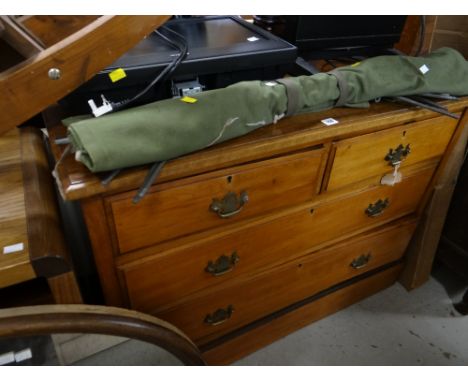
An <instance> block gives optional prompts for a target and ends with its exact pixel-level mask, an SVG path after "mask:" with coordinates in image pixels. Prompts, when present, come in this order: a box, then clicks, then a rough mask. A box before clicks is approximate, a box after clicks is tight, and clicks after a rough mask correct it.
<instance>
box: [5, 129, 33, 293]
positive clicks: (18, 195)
mask: <svg viewBox="0 0 468 382" xmlns="http://www.w3.org/2000/svg"><path fill="white" fill-rule="evenodd" d="M0 189H1V196H2V197H1V198H0V288H3V287H6V286H9V285H13V284H17V283H19V282H22V281H26V280H30V279H33V278H35V277H36V276H35V273H34V269H33V267H32V266H31V263H30V261H29V244H28V232H27V226H26V210H25V204H24V196H23V174H22V170H21V149H20V138H19V131H18V129H16V128H15V129H12V130H10V131H9V132H7V133H5V134H3V135H1V136H0ZM18 243H22V244H23V246H24V248H23V250H21V251H18V252H14V253H9V254H4V253H3V249H4V248H5V247H8V246H10V245H14V244H18Z"/></svg>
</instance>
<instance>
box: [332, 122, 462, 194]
mask: <svg viewBox="0 0 468 382" xmlns="http://www.w3.org/2000/svg"><path fill="white" fill-rule="evenodd" d="M456 124H457V122H456V120H454V119H451V118H448V117H439V118H433V119H430V120H427V121H422V122H416V123H412V124H408V125H405V126H399V127H395V128H392V129H388V130H384V131H379V132H376V133H372V134H367V135H363V136H360V137H355V138H350V139H345V140H342V141H339V142H337V143H336V144H335V155H334V159H333V166H332V169H331V172H330V177H329V180H328V185H327V190H334V189H338V188H341V187H343V186H346V185H348V184H351V183H355V182H358V181H360V180H364V179H367V178H370V177H373V176H377V175H380V176H383V175H384V174H386V173H389V172H391V171H392V169H393V167H392V166H391V164H390V163H389V162H388V161H387V160H385V157H386V156H387V154H388V153H389V151H390V149H393V150H395V149H397V148H398V146H399V145H402V146H403V147H404V148H406V146H407V145H409V148H410V153H409V154H408V155H407V156H406V158H405V159H403V161H402V164H401V167H400V168H401V169H402V173H403V175H405V168H406V167H408V166H409V165H411V164H414V163H417V162H421V161H424V160H427V159H430V158H436V157H439V156H441V155H442V154H443V153H444V151H445V148H446V147H447V144H448V142H449V140H450V138H451V136H452V133H453V131H454V129H455V126H456Z"/></svg>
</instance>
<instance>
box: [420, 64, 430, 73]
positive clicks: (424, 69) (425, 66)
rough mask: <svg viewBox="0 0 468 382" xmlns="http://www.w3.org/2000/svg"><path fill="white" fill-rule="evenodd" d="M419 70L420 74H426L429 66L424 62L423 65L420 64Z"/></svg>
mask: <svg viewBox="0 0 468 382" xmlns="http://www.w3.org/2000/svg"><path fill="white" fill-rule="evenodd" d="M419 71H420V72H421V73H422V74H426V73H427V72H428V71H429V68H428V67H427V65H426V64H424V65H423V66H421V67H420V68H419Z"/></svg>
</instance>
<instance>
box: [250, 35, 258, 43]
mask: <svg viewBox="0 0 468 382" xmlns="http://www.w3.org/2000/svg"><path fill="white" fill-rule="evenodd" d="M247 40H248V41H250V42H255V41H258V40H260V39H259V38H258V37H255V36H252V37H247Z"/></svg>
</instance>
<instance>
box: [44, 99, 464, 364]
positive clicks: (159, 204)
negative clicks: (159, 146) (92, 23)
mask: <svg viewBox="0 0 468 382" xmlns="http://www.w3.org/2000/svg"><path fill="white" fill-rule="evenodd" d="M447 106H448V107H449V109H450V110H451V111H453V112H457V113H460V114H461V113H463V111H464V109H465V107H466V106H468V100H466V99H462V100H459V101H456V102H451V103H447ZM329 117H332V118H335V119H336V120H338V122H339V123H338V124H336V125H333V126H325V125H324V124H322V123H321V120H323V119H325V118H329ZM47 120H48V126H49V135H50V137H51V142H52V152H53V153H54V156H55V157H56V158H58V157H59V156H60V154H61V150H62V148H61V147H58V146H56V145H54V144H53V140H54V139H55V138H57V137H61V136H63V134H64V129H63V126H61V124H60V123H59V120H58V119H57V116H56V114H54V113H52V112H51V113H49V115H48V118H47ZM465 124H466V117H463V118H462V119H460V120H458V121H457V120H454V119H450V118H448V117H441V116H438V115H436V114H434V113H431V112H428V111H425V110H420V109H407V108H404V107H401V106H398V105H395V104H386V103H380V104H375V105H373V106H372V107H371V108H370V109H366V110H356V109H345V108H343V109H335V110H330V111H326V112H320V113H313V114H304V115H299V116H295V117H291V118H286V119H284V120H282V121H280V122H278V123H277V124H276V125H272V126H267V127H265V128H261V129H259V130H257V131H255V132H253V133H251V134H249V135H247V136H244V137H241V138H238V139H235V140H232V141H229V142H226V143H223V144H221V145H218V146H215V147H212V148H209V149H207V150H203V151H200V152H197V153H194V154H191V155H188V156H185V157H182V158H179V159H176V160H173V161H170V162H168V164H167V165H166V166H165V168H164V169H163V171H162V173H161V175H160V177H159V179H158V181H157V183H156V184H155V185H154V186H153V187H152V188H151V190H150V192H149V193H148V194H147V195H146V196H145V197H144V198H143V199H142V200H141V202H139V203H138V204H133V203H132V198H133V196H134V195H135V192H136V190H137V189H138V187H139V186H140V185H141V183H142V182H143V179H144V176H145V175H146V171H147V169H148V167H141V168H136V169H129V170H125V171H124V172H123V173H122V174H121V175H119V176H118V177H117V178H116V179H115V180H113V181H112V182H111V183H110V184H109V185H107V186H104V185H103V184H102V183H101V179H100V178H99V177H98V176H97V175H95V174H91V173H90V172H88V171H87V170H86V169H85V168H84V167H83V166H82V165H80V164H79V163H77V162H75V161H74V159H73V158H71V157H68V158H66V159H65V160H64V161H63V163H61V165H60V166H59V168H58V172H57V173H58V175H57V181H58V185H59V189H60V191H61V193H62V197H64V198H65V199H69V200H80V203H81V208H82V212H83V216H84V219H85V221H86V225H87V228H88V233H89V238H90V240H91V244H92V248H93V255H94V259H95V262H96V265H97V268H98V273H99V276H100V281H101V284H102V287H103V292H104V295H105V298H106V302H107V304H109V305H117V306H124V307H128V308H131V309H135V310H139V311H142V312H146V313H151V314H154V315H157V316H158V317H160V318H162V319H165V320H167V321H169V322H171V323H173V324H174V325H176V326H178V327H179V328H180V329H181V330H183V331H184V332H185V333H186V334H187V335H188V336H189V337H191V338H192V339H193V340H194V341H195V343H196V344H197V345H198V346H199V347H200V348H201V350H202V351H203V353H204V355H205V357H206V359H207V362H209V363H213V364H225V363H229V362H232V361H233V360H235V359H238V358H240V357H242V356H244V355H246V354H248V353H249V352H252V351H255V350H256V349H258V348H260V347H262V346H264V345H266V344H268V343H270V342H272V341H274V340H275V339H278V338H280V337H281V336H284V335H286V334H288V333H290V332H292V331H294V330H296V329H298V328H300V327H302V326H304V325H307V324H309V323H311V322H313V321H315V320H318V319H320V318H322V317H324V316H326V315H328V314H331V313H333V312H335V311H337V310H339V309H342V308H344V307H346V306H348V305H350V304H352V303H354V302H356V301H359V300H360V299H362V298H365V297H367V296H369V295H371V294H373V293H376V292H378V291H379V290H381V289H383V288H386V287H388V286H389V285H391V284H392V283H394V282H395V281H396V280H398V278H399V276H400V274H401V272H402V269H403V268H404V267H405V260H404V259H405V257H404V255H405V249H406V247H407V246H408V243H409V242H410V240H411V237H412V235H413V233H414V230H415V228H416V226H417V223H418V219H419V217H420V216H421V213H422V211H423V209H424V205H425V202H426V201H427V199H428V195H429V194H430V191H431V187H432V185H433V184H434V178H435V175H434V174H436V173H437V172H436V170H437V167H438V165H439V163H440V162H441V159H442V158H443V156H444V155H448V153H449V151H450V146H451V145H452V144H453V141H454V140H455V139H456V134H455V132H456V131H457V129H461V128H464V126H465ZM395 167H398V171H399V173H401V175H402V179H401V181H400V182H398V183H396V184H395V185H393V186H390V185H384V184H381V179H382V177H383V176H385V175H386V174H393V173H394V171H395Z"/></svg>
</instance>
